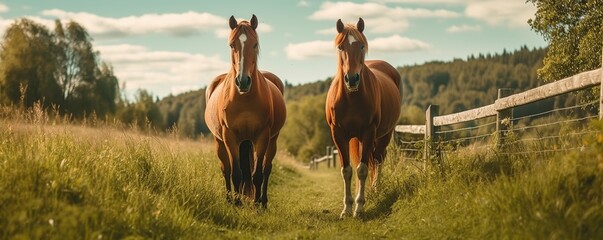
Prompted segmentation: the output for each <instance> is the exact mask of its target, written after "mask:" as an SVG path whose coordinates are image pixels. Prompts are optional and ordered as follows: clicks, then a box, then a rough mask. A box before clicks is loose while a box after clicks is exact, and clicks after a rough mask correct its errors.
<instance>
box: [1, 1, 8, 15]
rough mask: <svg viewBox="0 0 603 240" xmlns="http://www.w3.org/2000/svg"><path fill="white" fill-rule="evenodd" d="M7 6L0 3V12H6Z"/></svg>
mask: <svg viewBox="0 0 603 240" xmlns="http://www.w3.org/2000/svg"><path fill="white" fill-rule="evenodd" d="M8 10H9V8H8V6H6V4H3V3H0V13H5V12H8Z"/></svg>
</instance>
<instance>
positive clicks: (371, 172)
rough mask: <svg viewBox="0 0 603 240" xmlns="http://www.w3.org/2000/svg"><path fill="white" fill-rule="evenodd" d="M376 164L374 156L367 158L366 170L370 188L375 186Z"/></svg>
mask: <svg viewBox="0 0 603 240" xmlns="http://www.w3.org/2000/svg"><path fill="white" fill-rule="evenodd" d="M371 155H372V154H371ZM378 164H379V163H377V161H376V160H375V158H374V156H371V157H370V158H369V162H368V169H369V171H368V172H369V179H370V181H371V182H370V183H371V185H370V186H375V181H376V180H377V174H378V173H377V171H378V168H377V167H378Z"/></svg>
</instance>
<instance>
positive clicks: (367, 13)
mask: <svg viewBox="0 0 603 240" xmlns="http://www.w3.org/2000/svg"><path fill="white" fill-rule="evenodd" d="M459 15H460V14H459V13H456V12H453V11H449V10H445V9H438V10H430V9H424V8H401V7H394V8H391V7H387V6H385V5H383V4H378V3H353V2H325V3H323V4H322V5H321V6H320V9H319V10H318V11H316V12H314V13H313V14H312V15H310V19H313V20H337V19H339V18H342V19H346V18H352V19H358V17H363V18H365V17H366V18H374V17H383V16H387V17H388V18H392V19H406V18H431V17H437V18H453V17H458V16H459Z"/></svg>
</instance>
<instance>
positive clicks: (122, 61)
mask: <svg viewBox="0 0 603 240" xmlns="http://www.w3.org/2000/svg"><path fill="white" fill-rule="evenodd" d="M96 50H99V51H100V52H101V59H103V60H104V61H107V62H110V63H111V64H112V65H113V68H114V73H115V75H116V76H117V77H118V79H120V82H126V91H127V92H130V93H133V92H134V90H136V89H138V88H142V89H162V90H163V91H164V92H155V94H157V95H162V96H163V95H166V94H169V93H171V94H177V93H181V92H183V91H187V90H194V89H197V88H200V87H202V86H205V85H207V84H209V82H210V81H211V80H212V79H213V78H214V77H215V76H216V75H218V74H220V73H223V72H226V71H228V69H229V67H230V66H229V63H228V61H224V60H222V59H221V58H220V57H219V56H205V55H202V54H192V53H186V52H172V51H152V50H149V49H147V48H145V47H143V46H139V45H129V44H120V45H104V46H97V47H96ZM159 91H161V90H159Z"/></svg>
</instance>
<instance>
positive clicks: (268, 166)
mask: <svg viewBox="0 0 603 240" xmlns="http://www.w3.org/2000/svg"><path fill="white" fill-rule="evenodd" d="M277 139H278V134H277V135H276V136H274V137H272V138H271V139H270V142H269V143H268V147H267V148H266V155H265V156H264V159H263V161H260V160H258V165H259V166H260V168H258V169H256V172H258V171H259V172H260V173H261V175H258V177H257V184H256V187H257V189H261V192H260V194H261V195H260V194H258V195H260V196H259V197H258V196H256V199H258V201H257V202H261V203H262V207H263V208H267V207H268V179H269V178H270V173H271V172H272V160H273V159H274V156H275V155H276V143H277ZM262 162H263V166H262V164H260V163H262ZM254 178H255V176H254ZM254 181H256V180H255V179H254Z"/></svg>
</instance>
